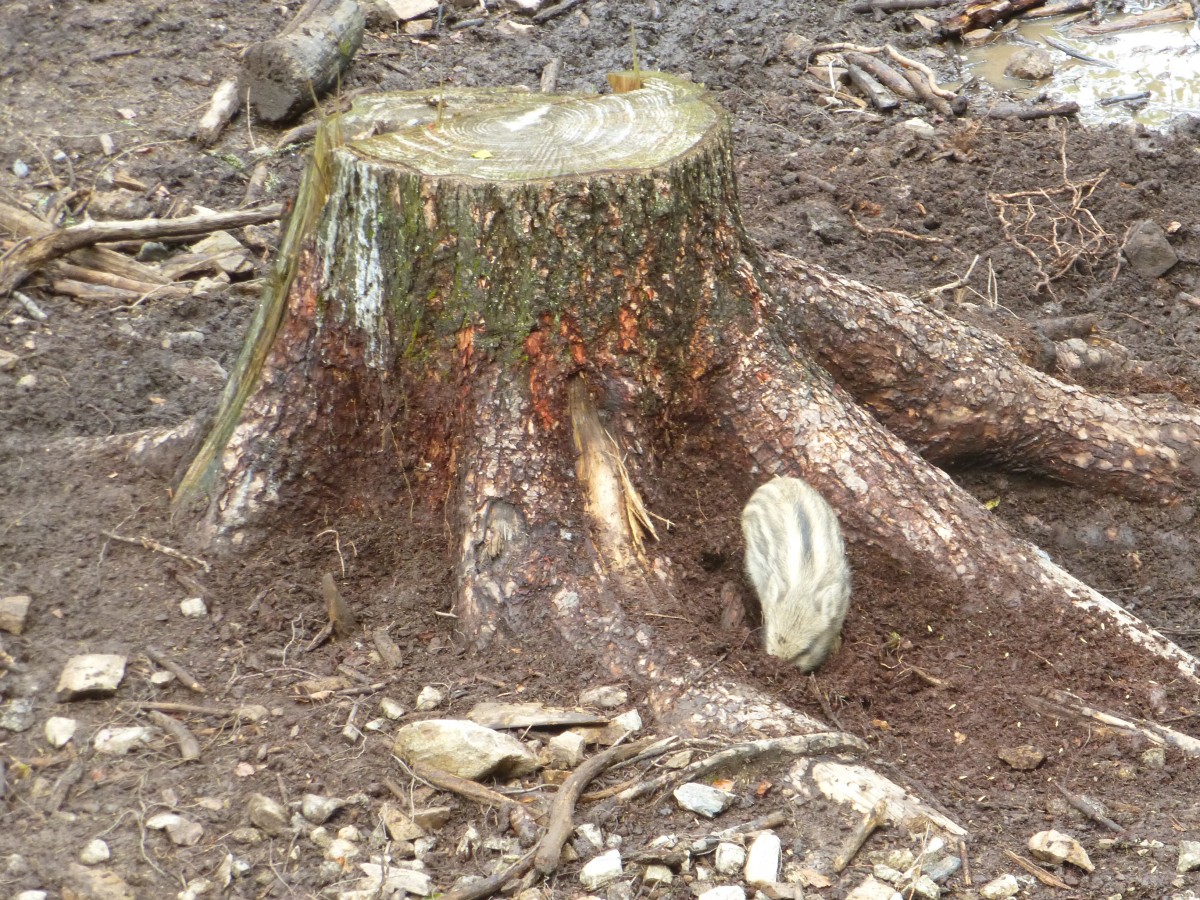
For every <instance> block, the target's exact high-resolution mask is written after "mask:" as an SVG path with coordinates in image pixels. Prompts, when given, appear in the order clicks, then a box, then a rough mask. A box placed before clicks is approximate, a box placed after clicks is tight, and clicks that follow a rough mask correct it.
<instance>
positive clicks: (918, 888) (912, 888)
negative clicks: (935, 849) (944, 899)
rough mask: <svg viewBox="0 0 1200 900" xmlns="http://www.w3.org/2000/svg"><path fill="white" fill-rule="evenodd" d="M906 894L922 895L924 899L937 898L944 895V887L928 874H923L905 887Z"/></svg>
mask: <svg viewBox="0 0 1200 900" xmlns="http://www.w3.org/2000/svg"><path fill="white" fill-rule="evenodd" d="M905 896H909V897H921V898H923V900H937V898H938V897H940V896H942V889H941V888H940V887H938V886H937V883H936V882H934V880H933V879H932V878H930V877H929V876H928V875H922V876H921V877H920V878H918V879H917V880H916V881H914V882H912V883H910V884H909V886H908V887H907V888H905Z"/></svg>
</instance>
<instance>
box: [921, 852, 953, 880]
mask: <svg viewBox="0 0 1200 900" xmlns="http://www.w3.org/2000/svg"><path fill="white" fill-rule="evenodd" d="M961 868H962V860H961V859H959V858H958V857H957V856H943V857H941V858H940V859H936V860H934V861H933V862H932V863H929V864H927V865H926V866H925V874H926V875H928V876H929V877H930V878H932V879H933V880H934V881H936V882H938V883H939V884H941V883H942V882H943V881H945V880H946V879H947V878H949V877H950V876H951V875H953V874H954V873H956V872H957V871H958V870H959V869H961Z"/></svg>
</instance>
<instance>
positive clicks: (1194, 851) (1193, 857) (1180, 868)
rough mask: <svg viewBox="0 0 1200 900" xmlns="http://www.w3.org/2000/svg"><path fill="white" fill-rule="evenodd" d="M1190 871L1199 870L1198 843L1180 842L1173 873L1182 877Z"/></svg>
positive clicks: (1199, 843)
mask: <svg viewBox="0 0 1200 900" xmlns="http://www.w3.org/2000/svg"><path fill="white" fill-rule="evenodd" d="M1192 869H1200V841H1180V842H1179V860H1178V861H1177V862H1176V863H1175V871H1176V872H1178V873H1179V874H1180V875H1182V874H1183V873H1184V872H1190V871H1192Z"/></svg>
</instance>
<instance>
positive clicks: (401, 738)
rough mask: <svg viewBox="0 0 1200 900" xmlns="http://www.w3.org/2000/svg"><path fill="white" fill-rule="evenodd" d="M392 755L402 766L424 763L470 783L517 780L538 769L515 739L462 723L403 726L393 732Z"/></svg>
mask: <svg viewBox="0 0 1200 900" xmlns="http://www.w3.org/2000/svg"><path fill="white" fill-rule="evenodd" d="M393 752H394V753H395V754H396V755H397V756H399V757H400V758H401V759H403V760H404V761H405V762H408V763H414V762H420V763H425V764H427V765H430V766H433V767H435V768H438V769H442V770H444V771H446V772H450V773H451V774H453V775H459V776H461V777H462V778H471V779H479V778H484V777H486V776H488V775H499V776H501V777H520V776H522V775H529V774H530V773H532V772H535V771H537V769H538V765H539V764H538V760H537V757H536V756H534V754H533V753H532V752H530V750H529V748H528V747H526V746H525V745H524V744H522V743H521V742H520V741H518V740H517V739H516V738H514V737H512V736H511V735H507V734H501V733H500V732H498V731H493V730H492V729H491V728H484V727H483V726H482V725H476V724H475V723H474V722H468V721H466V720H465V719H429V720H427V721H424V722H412V723H410V724H408V725H405V726H404V727H402V728H401V729H400V730H399V731H397V732H396V741H395V744H394V746H393Z"/></svg>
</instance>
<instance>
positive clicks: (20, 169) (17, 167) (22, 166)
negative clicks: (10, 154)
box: [12, 159, 29, 178]
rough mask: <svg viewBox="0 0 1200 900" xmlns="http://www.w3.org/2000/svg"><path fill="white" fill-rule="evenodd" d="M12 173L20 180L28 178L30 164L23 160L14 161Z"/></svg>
mask: <svg viewBox="0 0 1200 900" xmlns="http://www.w3.org/2000/svg"><path fill="white" fill-rule="evenodd" d="M12 173H13V174H14V175H16V176H17V177H18V178H28V177H29V164H28V163H27V162H25V160H23V159H14V160H13V164H12Z"/></svg>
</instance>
